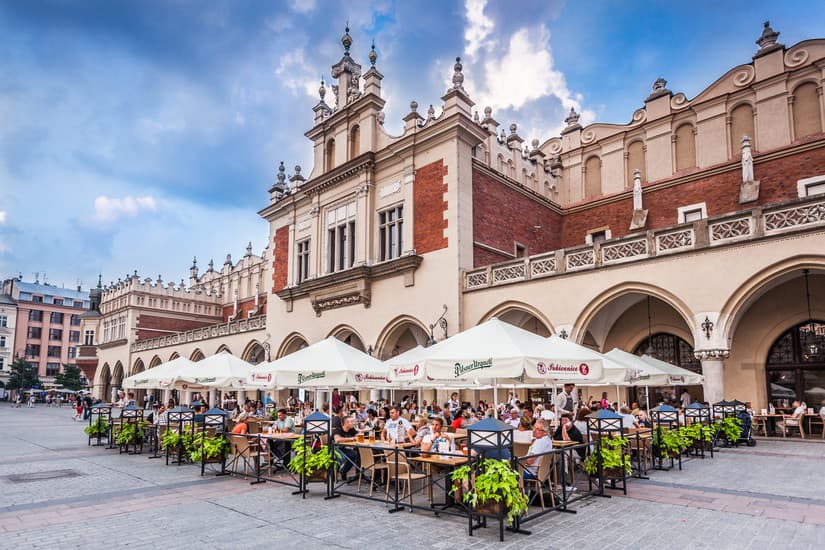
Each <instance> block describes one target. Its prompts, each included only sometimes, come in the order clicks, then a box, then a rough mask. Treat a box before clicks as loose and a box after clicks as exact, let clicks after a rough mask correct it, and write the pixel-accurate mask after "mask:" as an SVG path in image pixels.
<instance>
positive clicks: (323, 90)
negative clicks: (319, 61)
mask: <svg viewBox="0 0 825 550" xmlns="http://www.w3.org/2000/svg"><path fill="white" fill-rule="evenodd" d="M324 84H325V83H324V77H323V76H322V77H321V87H320V88H318V95H319V96H321V101H323V100H324V96H325V95H327V87H326V86H325V85H324Z"/></svg>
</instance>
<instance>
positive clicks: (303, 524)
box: [0, 404, 825, 550]
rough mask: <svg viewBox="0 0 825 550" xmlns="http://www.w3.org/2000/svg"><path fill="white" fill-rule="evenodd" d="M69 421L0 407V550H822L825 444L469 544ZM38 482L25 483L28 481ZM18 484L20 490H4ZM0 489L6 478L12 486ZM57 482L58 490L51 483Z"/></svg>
mask: <svg viewBox="0 0 825 550" xmlns="http://www.w3.org/2000/svg"><path fill="white" fill-rule="evenodd" d="M83 426H84V424H81V423H77V422H73V421H72V420H71V411H70V410H69V409H68V408H62V409H57V408H45V407H44V406H42V405H40V406H38V407H36V408H35V409H26V408H21V409H13V408H10V407H9V406H8V405H6V404H0V494H1V495H2V500H0V548H17V547H33V548H40V547H60V548H79V547H83V548H87V549H88V548H105V547H111V546H114V545H118V546H122V545H128V546H129V547H134V548H161V547H163V548H180V547H184V546H195V547H198V548H200V549H210V548H221V549H225V548H240V547H243V546H245V547H247V548H258V547H263V546H270V547H279V548H299V547H300V548H302V549H312V548H359V549H360V548H382V547H388V546H390V547H393V548H402V549H403V548H422V549H423V548H450V549H452V548H456V547H461V548H508V547H511V548H527V549H529V548H536V549H538V548H541V549H548V548H576V549H582V548H598V549H600V550H603V549H605V548H619V547H625V548H659V547H665V546H666V547H671V548H678V547H687V546H690V547H692V548H715V549H726V548H755V549H762V548H770V549H773V548H780V547H782V548H784V547H788V548H794V549H795V550H800V549H803V548H822V541H823V540H825V480H824V479H825V476H823V475H822V471H823V468H822V467H823V464H825V460H824V459H825V444H823V443H822V442H821V440H820V441H816V442H800V441H783V440H760V442H759V444H758V445H757V447H754V448H748V447H741V448H734V449H723V450H721V451H720V452H719V453H718V454H717V456H716V458H714V459H712V460H710V459H706V460H698V459H695V460H690V461H686V462H685V463H684V467H683V470H682V471H681V472H680V471H678V470H675V471H674V470H671V471H666V472H659V471H657V472H653V473H651V476H650V477H651V479H650V480H632V481H630V482H629V484H628V495H627V496H626V497H625V496H621V494H620V493H619V494H614V498H609V499H608V498H598V497H594V498H590V499H587V500H584V501H581V502H580V503H578V504H577V505H576V507H575V509H576V511H577V513H576V514H563V513H558V514H550V515H548V516H546V517H544V518H541V519H538V520H536V521H535V522H531V523H530V524H529V529H530V530H531V531H532V535H530V536H525V535H519V534H512V533H507V534H506V535H505V542H504V543H500V542H498V537H497V535H498V532H497V530H496V529H494V528H488V529H481V530H478V531H476V532H475V534H474V536H473V537H472V538H470V537H468V536H467V528H466V523H465V521H464V520H462V519H460V518H447V517H443V516H442V517H435V516H433V515H431V514H427V513H423V512H416V513H413V514H410V513H408V512H402V513H398V514H389V513H387V508H386V507H385V506H384V505H383V504H382V503H376V502H371V501H364V500H356V499H352V498H347V497H341V498H339V499H336V500H332V501H325V500H324V499H323V498H322V497H321V496H320V495H318V494H311V495H309V496H308V498H307V499H306V500H302V499H300V497H298V496H294V495H292V494H291V489H290V488H289V487H284V486H282V485H278V484H274V483H265V484H259V485H250V484H249V483H248V481H245V480H243V479H237V478H234V477H214V476H206V477H200V476H199V475H198V474H199V471H198V470H197V469H196V468H195V467H193V466H180V467H177V466H165V464H164V461H163V460H162V459H161V460H149V459H147V457H146V455H142V456H130V455H125V454H124V455H118V453H117V451H115V450H105V449H103V448H100V447H97V448H96V447H88V446H87V445H86V438H85V435H84V434H83V433H82V428H83ZM31 474H36V475H31ZM15 475H23V476H24V479H27V480H24V481H15V478H14V476H15ZM9 476H12V477H11V478H10V477H9ZM58 476H60V477H58Z"/></svg>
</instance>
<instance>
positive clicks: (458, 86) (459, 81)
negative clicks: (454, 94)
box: [453, 57, 464, 92]
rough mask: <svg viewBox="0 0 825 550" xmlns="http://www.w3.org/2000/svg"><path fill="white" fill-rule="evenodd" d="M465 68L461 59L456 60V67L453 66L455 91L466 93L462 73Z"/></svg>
mask: <svg viewBox="0 0 825 550" xmlns="http://www.w3.org/2000/svg"><path fill="white" fill-rule="evenodd" d="M463 69H464V66H463V65H462V64H461V58H460V57H456V58H455V65H453V90H461V91H462V92H463V91H464V73H462V72H461V71H462V70H463Z"/></svg>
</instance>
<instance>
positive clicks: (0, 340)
mask: <svg viewBox="0 0 825 550" xmlns="http://www.w3.org/2000/svg"><path fill="white" fill-rule="evenodd" d="M4 347H6V337H5V336H0V348H4Z"/></svg>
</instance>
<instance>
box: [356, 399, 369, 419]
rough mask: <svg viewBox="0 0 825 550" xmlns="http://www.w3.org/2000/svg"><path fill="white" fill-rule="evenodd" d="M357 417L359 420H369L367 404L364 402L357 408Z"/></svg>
mask: <svg viewBox="0 0 825 550" xmlns="http://www.w3.org/2000/svg"><path fill="white" fill-rule="evenodd" d="M355 419H356V420H357V421H358V422H366V421H367V406H366V405H364V404H363V403H359V404H358V406H357V407H356V409H355Z"/></svg>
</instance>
